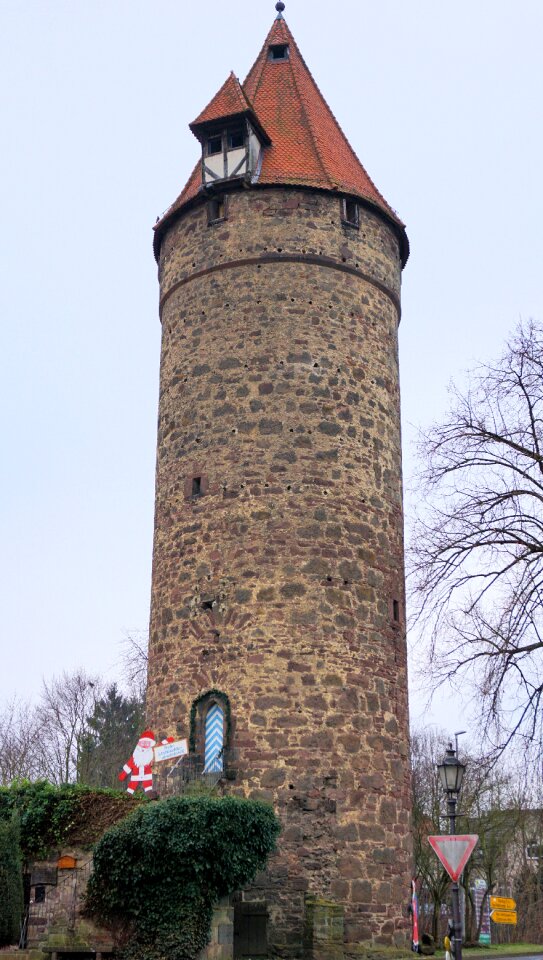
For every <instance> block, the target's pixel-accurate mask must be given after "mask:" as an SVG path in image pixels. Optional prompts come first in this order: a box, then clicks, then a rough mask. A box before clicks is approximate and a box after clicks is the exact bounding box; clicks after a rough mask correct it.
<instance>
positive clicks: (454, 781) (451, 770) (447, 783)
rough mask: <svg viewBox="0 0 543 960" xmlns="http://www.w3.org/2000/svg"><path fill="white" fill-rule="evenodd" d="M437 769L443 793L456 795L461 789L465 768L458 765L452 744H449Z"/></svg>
mask: <svg viewBox="0 0 543 960" xmlns="http://www.w3.org/2000/svg"><path fill="white" fill-rule="evenodd" d="M437 769H438V773H439V779H440V781H441V786H442V787H443V789H444V791H445V793H447V794H456V795H458V794H459V793H460V790H461V789H462V780H463V779H464V772H465V770H466V766H465V764H463V763H460V760H459V759H458V756H457V754H456V751H455V750H453V745H452V743H449V746H448V748H447V752H446V753H445V757H444V759H443V760H442V762H441V763H440V764H438V767H437Z"/></svg>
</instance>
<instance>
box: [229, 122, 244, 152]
mask: <svg viewBox="0 0 543 960" xmlns="http://www.w3.org/2000/svg"><path fill="white" fill-rule="evenodd" d="M244 146H245V133H244V131H243V130H242V128H241V127H240V128H239V129H238V130H229V131H228V150H238V149H239V148H240V147H244Z"/></svg>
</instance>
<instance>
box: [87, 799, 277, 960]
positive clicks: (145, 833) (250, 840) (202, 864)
mask: <svg viewBox="0 0 543 960" xmlns="http://www.w3.org/2000/svg"><path fill="white" fill-rule="evenodd" d="M278 834H279V821H278V819H277V817H276V815H275V813H274V812H273V809H272V808H271V807H270V806H268V805H267V804H263V803H260V802H258V801H251V800H244V799H241V798H239V797H213V796H193V797H190V796H189V797H174V798H172V799H169V800H161V801H159V802H156V803H149V804H145V805H144V806H142V807H140V809H138V810H136V811H134V813H132V814H131V815H130V816H129V817H127V818H126V819H125V820H123V821H122V822H121V823H119V824H117V825H116V826H114V827H112V828H111V829H110V830H108V831H107V833H105V834H104V836H103V837H102V839H101V840H100V841H99V842H98V844H97V845H96V847H95V850H94V870H93V874H92V876H91V878H90V881H89V887H88V892H87V910H88V912H89V913H90V914H91V915H92V916H94V918H95V919H96V920H98V921H99V922H100V923H102V924H105V925H106V926H110V927H112V928H113V929H114V930H116V933H117V936H118V938H119V941H120V945H121V946H122V953H123V956H124V957H125V958H126V960H161V958H164V957H168V958H169V960H192V958H194V957H195V956H196V955H197V954H198V952H199V951H200V950H201V949H202V948H203V947H205V945H206V943H207V942H208V939H209V929H210V922H211V914H212V909H213V904H214V903H215V901H217V900H218V899H219V898H220V897H223V896H225V895H226V894H228V893H232V892H233V891H234V890H238V889H239V888H240V887H243V886H245V885H246V884H247V883H249V882H250V881H251V880H252V879H253V878H254V876H255V874H256V873H257V871H258V870H260V869H262V868H263V867H264V865H265V863H266V860H267V858H268V856H269V855H270V853H271V852H272V851H273V849H274V848H275V842H276V839H277V836H278Z"/></svg>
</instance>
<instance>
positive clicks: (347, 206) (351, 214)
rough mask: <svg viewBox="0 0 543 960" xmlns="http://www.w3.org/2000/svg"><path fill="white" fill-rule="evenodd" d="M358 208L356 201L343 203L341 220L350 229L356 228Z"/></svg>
mask: <svg viewBox="0 0 543 960" xmlns="http://www.w3.org/2000/svg"><path fill="white" fill-rule="evenodd" d="M359 219H360V216H359V208H358V204H357V202H356V200H344V201H343V220H344V222H345V223H348V224H349V226H351V227H357V226H358V224H359Z"/></svg>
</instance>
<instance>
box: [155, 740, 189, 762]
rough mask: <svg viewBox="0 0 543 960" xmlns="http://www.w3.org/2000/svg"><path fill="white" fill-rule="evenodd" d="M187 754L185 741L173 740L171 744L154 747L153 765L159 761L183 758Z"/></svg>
mask: <svg viewBox="0 0 543 960" xmlns="http://www.w3.org/2000/svg"><path fill="white" fill-rule="evenodd" d="M188 752H189V748H188V744H187V741H186V740H174V742H173V743H164V744H161V745H160V747H155V763H158V762H159V761H160V760H173V759H174V757H184V756H185V754H187V753H188Z"/></svg>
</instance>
